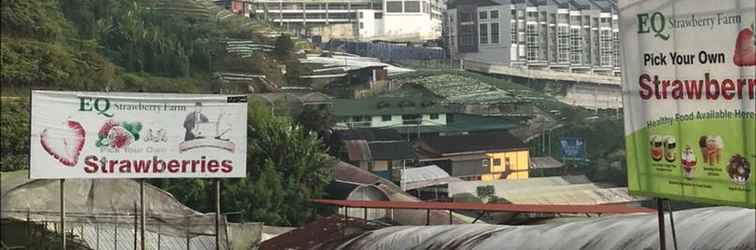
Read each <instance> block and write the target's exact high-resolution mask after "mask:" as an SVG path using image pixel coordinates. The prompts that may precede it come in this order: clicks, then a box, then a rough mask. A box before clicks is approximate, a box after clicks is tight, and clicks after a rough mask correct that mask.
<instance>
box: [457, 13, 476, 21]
mask: <svg viewBox="0 0 756 250" xmlns="http://www.w3.org/2000/svg"><path fill="white" fill-rule="evenodd" d="M472 21H473V17H472V14H470V13H460V14H459V22H460V23H464V22H472Z"/></svg>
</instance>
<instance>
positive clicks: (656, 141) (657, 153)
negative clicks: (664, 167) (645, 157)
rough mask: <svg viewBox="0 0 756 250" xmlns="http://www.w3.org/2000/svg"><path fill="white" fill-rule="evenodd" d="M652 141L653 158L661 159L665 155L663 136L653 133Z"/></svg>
mask: <svg viewBox="0 0 756 250" xmlns="http://www.w3.org/2000/svg"><path fill="white" fill-rule="evenodd" d="M649 141H651V159H653V160H654V161H661V159H662V157H664V142H663V139H662V137H661V136H658V135H652V136H651V138H650V140H649Z"/></svg>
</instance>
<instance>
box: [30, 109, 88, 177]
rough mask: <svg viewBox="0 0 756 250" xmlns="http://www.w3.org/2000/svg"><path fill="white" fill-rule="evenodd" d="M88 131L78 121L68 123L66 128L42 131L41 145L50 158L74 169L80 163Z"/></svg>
mask: <svg viewBox="0 0 756 250" xmlns="http://www.w3.org/2000/svg"><path fill="white" fill-rule="evenodd" d="M85 139H86V131H84V127H82V126H81V124H80V123H79V122H77V121H73V120H68V121H66V127H63V128H60V129H53V130H48V129H47V128H46V129H44V130H42V134H41V135H40V143H41V144H42V148H44V149H45V151H47V153H48V154H50V156H52V157H53V158H55V159H56V160H58V161H59V162H60V163H62V164H63V165H65V166H69V167H73V166H75V165H76V163H77V162H79V154H80V153H81V149H82V148H83V147H84V141H85Z"/></svg>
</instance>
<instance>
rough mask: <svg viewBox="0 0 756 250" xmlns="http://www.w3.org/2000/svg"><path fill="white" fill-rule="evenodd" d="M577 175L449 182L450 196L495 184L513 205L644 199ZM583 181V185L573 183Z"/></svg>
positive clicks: (586, 203) (497, 194) (577, 203)
mask: <svg viewBox="0 0 756 250" xmlns="http://www.w3.org/2000/svg"><path fill="white" fill-rule="evenodd" d="M580 179H581V178H580V177H577V178H572V179H570V180H568V179H565V178H562V177H542V178H530V179H525V180H498V181H474V182H472V181H468V182H458V183H450V184H449V195H452V196H453V195H454V194H459V193H471V194H475V193H476V189H477V187H478V186H488V185H491V186H494V194H495V195H496V196H498V197H500V198H504V199H506V200H507V201H509V202H512V203H514V204H570V205H601V204H616V203H629V202H637V201H642V200H646V198H643V197H635V196H632V195H630V194H629V193H628V190H627V188H601V187H598V186H596V185H594V184H593V183H590V182H588V181H587V179H586V180H585V182H582V181H581V180H580ZM576 183H584V184H576Z"/></svg>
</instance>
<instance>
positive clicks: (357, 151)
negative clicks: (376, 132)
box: [344, 140, 373, 161]
mask: <svg viewBox="0 0 756 250" xmlns="http://www.w3.org/2000/svg"><path fill="white" fill-rule="evenodd" d="M344 146H345V148H346V151H347V157H348V158H349V160H350V161H370V160H372V159H373V156H372V155H371V153H370V145H368V143H367V141H365V140H346V141H344Z"/></svg>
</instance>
